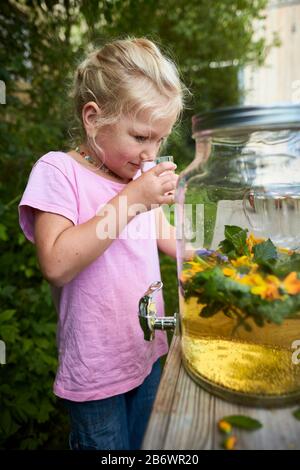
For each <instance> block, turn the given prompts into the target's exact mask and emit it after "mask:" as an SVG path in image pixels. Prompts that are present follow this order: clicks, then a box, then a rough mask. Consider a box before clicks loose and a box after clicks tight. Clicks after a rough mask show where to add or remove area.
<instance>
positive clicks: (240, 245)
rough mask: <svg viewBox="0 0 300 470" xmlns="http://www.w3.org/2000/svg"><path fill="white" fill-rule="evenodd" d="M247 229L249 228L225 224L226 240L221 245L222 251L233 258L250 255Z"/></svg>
mask: <svg viewBox="0 0 300 470" xmlns="http://www.w3.org/2000/svg"><path fill="white" fill-rule="evenodd" d="M247 231H248V230H247V229H242V228H241V227H237V226H236V225H225V230H224V235H225V240H223V241H222V242H221V243H220V245H219V247H220V248H221V250H222V252H223V253H225V254H227V255H228V256H229V257H231V258H233V257H238V256H242V255H249V254H250V253H249V249H248V246H247V243H246V240H247Z"/></svg>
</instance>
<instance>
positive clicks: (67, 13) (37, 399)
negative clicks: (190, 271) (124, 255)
mask: <svg viewBox="0 0 300 470" xmlns="http://www.w3.org/2000/svg"><path fill="white" fill-rule="evenodd" d="M265 5H266V1H265V0H228V1H227V0H214V1H213V2H212V1H211V2H210V1H207V0H107V1H101V0H98V1H96V0H81V1H80V0H79V1H77V0H59V1H58V0H42V1H41V0H20V1H13V0H8V1H6V2H1V7H0V80H2V81H3V82H4V83H5V85H6V104H1V105H0V112H1V120H0V136H1V139H0V165H1V178H0V215H1V219H0V266H1V268H0V269H1V277H0V279H1V281H0V282H1V284H0V340H2V341H4V342H5V344H6V353H7V355H6V364H5V365H3V364H2V365H0V374H1V375H0V448H7V449H16V448H30V449H36V448H44V449H46V448H52V449H55V448H66V447H67V438H68V436H67V430H68V423H67V417H66V414H65V412H64V410H63V409H62V407H61V405H60V403H59V401H58V400H57V399H56V398H55V397H54V396H53V394H52V384H53V380H54V376H55V370H56V365H57V358H56V356H57V353H56V345H55V330H56V313H55V310H54V307H53V305H52V301H51V295H50V292H49V287H48V284H47V283H46V282H45V281H44V280H43V279H42V277H41V274H40V272H39V268H38V264H37V261H36V256H35V249H34V246H33V245H32V244H30V243H29V242H28V241H27V240H25V238H24V236H23V234H22V233H21V231H20V228H19V225H18V211H17V205H18V202H19V200H20V197H21V194H22V192H23V190H24V188H25V185H26V181H27V179H28V175H29V173H30V169H31V167H32V165H33V163H34V162H35V161H36V160H37V159H38V158H39V157H40V156H41V155H43V154H45V153H47V152H48V151H50V150H59V149H61V150H66V149H68V148H69V146H68V139H69V137H70V134H69V133H70V129H71V127H72V114H71V106H70V103H69V100H68V93H67V87H68V84H69V83H70V80H72V74H73V71H74V67H75V65H76V63H78V61H79V60H81V58H83V56H84V54H85V53H86V52H87V51H89V50H90V49H91V48H92V47H98V46H101V44H103V42H104V41H106V40H109V39H112V38H116V37H125V36H127V35H136V36H146V37H148V38H150V39H152V40H154V41H156V42H158V44H159V45H160V46H161V47H162V49H163V50H164V51H165V52H166V53H167V54H169V55H170V56H171V57H172V58H173V59H174V60H175V61H176V63H177V64H178V66H179V68H180V71H181V76H182V80H183V81H184V82H185V84H186V85H187V87H188V88H189V89H190V91H191V92H192V93H193V99H192V100H191V101H190V103H189V109H187V110H186V112H185V113H184V115H183V119H182V122H181V124H180V126H179V128H178V132H177V133H174V136H172V137H171V138H170V140H169V144H168V149H167V152H168V154H173V155H174V157H175V160H176V162H177V164H178V167H179V170H180V169H183V168H184V167H185V166H186V165H187V164H188V163H189V162H190V161H191V160H192V158H193V153H194V144H193V140H192V138H191V116H192V115H193V114H195V113H196V112H200V111H203V110H208V109H212V108H216V107H224V106H229V105H234V104H239V103H241V101H242V96H243V90H242V89H241V85H240V80H239V77H240V72H241V70H242V69H243V67H244V66H245V64H249V63H255V64H262V63H263V61H264V58H265V55H266V52H267V51H268V49H269V48H270V47H272V46H273V45H274V44H275V41H274V42H273V43H272V44H266V43H265V40H264V37H263V32H262V35H261V36H260V37H259V35H258V36H257V35H255V36H254V25H256V26H255V28H257V27H259V25H260V24H261V22H262V20H263V9H264V7H265ZM254 38H255V39H254ZM161 263H162V264H161V266H162V276H163V281H164V284H165V288H164V295H165V300H166V313H167V314H168V315H171V314H173V313H174V311H176V310H177V309H178V300H177V279H176V267H175V261H174V260H171V259H168V258H167V257H166V256H161Z"/></svg>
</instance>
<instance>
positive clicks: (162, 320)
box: [139, 281, 177, 341]
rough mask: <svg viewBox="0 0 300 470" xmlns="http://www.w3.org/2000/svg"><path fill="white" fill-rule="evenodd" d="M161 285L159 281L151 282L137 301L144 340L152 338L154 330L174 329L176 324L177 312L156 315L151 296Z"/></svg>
mask: <svg viewBox="0 0 300 470" xmlns="http://www.w3.org/2000/svg"><path fill="white" fill-rule="evenodd" d="M162 287H163V283H162V282H161V281H157V282H153V283H152V284H151V286H150V287H149V289H148V290H147V291H146V292H145V294H144V295H143V297H142V298H141V299H140V301H139V321H140V325H141V327H142V330H143V332H144V339H145V340H146V341H152V340H153V339H154V337H155V330H174V329H175V328H176V326H177V313H175V315H174V317H157V316H156V305H155V302H154V301H153V299H152V296H153V294H156V293H157V292H158V291H160V289H161V288H162Z"/></svg>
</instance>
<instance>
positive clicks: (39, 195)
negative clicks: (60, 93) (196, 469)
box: [19, 38, 186, 450]
mask: <svg viewBox="0 0 300 470" xmlns="http://www.w3.org/2000/svg"><path fill="white" fill-rule="evenodd" d="M185 90H186V89H185V88H184V86H183V84H182V83H181V81H180V79H179V77H178V73H177V70H176V67H175V66H174V64H173V63H172V61H171V60H170V59H168V58H166V57H165V56H164V55H162V53H161V52H160V50H159V49H158V47H157V46H156V45H155V44H154V43H153V42H151V41H149V40H147V39H144V38H140V39H137V38H129V39H125V40H116V41H113V42H111V43H108V44H106V45H105V46H104V47H102V48H101V49H99V50H95V51H94V52H92V53H90V54H89V55H88V57H87V58H86V59H85V60H84V61H83V62H82V63H81V64H80V65H79V67H78V68H77V71H76V74H75V79H74V90H73V98H74V105H75V110H76V116H77V119H78V122H79V126H80V131H81V132H80V135H81V141H80V143H79V145H78V147H77V148H76V149H73V150H70V151H69V152H67V153H65V152H62V151H51V152H48V153H47V154H46V155H44V156H42V157H41V158H40V159H39V160H38V161H37V162H36V163H35V165H34V166H33V169H32V171H31V174H30V177H29V181H28V184H27V187H26V189H25V192H24V194H23V197H22V200H21V202H20V205H19V215H20V225H21V227H22V230H23V231H24V233H25V235H26V237H27V238H28V239H29V240H30V241H31V242H33V243H35V244H36V248H37V256H38V260H39V264H40V268H41V271H42V273H43V275H44V277H45V278H46V279H47V280H48V282H49V283H50V286H51V288H52V293H53V298H54V301H55V305H56V308H57V311H58V314H59V320H58V334H57V342H58V350H59V367H58V371H57V375H56V379H55V384H54V393H55V394H56V395H57V396H58V397H60V398H62V399H63V400H64V402H65V404H66V406H67V408H68V410H69V414H70V421H71V433H70V446H71V448H72V449H110V450H112V449H138V448H140V446H141V443H142V439H143V435H144V432H145V429H146V425H147V421H148V418H149V415H150V412H151V408H152V404H153V401H154V398H155V394H156V390H157V387H158V383H159V379H160V361H159V358H160V357H161V356H162V355H164V354H166V353H167V350H168V347H167V340H166V335H165V333H164V332H157V334H156V338H155V340H154V341H153V342H146V341H144V338H143V332H142V330H141V328H140V326H139V320H138V314H137V311H138V302H139V299H140V298H141V297H142V296H143V294H144V293H145V291H146V290H147V289H148V287H149V285H150V284H151V283H152V282H153V281H158V280H160V270H159V259H158V251H157V248H159V249H160V250H162V251H163V252H165V253H167V254H169V255H171V256H173V257H175V236H174V230H173V228H171V229H170V237H169V239H163V237H162V236H161V233H166V228H170V227H167V224H168V222H167V220H166V219H165V217H164V216H163V212H162V208H161V207H160V206H161V205H162V204H170V203H172V202H173V195H172V191H174V188H175V185H176V178H177V177H176V175H175V173H174V170H175V167H176V165H174V164H173V163H171V162H164V163H160V164H158V165H156V166H155V167H153V168H151V169H149V170H148V171H145V172H141V171H140V170H141V166H142V164H143V162H145V161H153V160H154V159H155V158H156V156H157V155H158V152H159V150H160V147H161V145H162V143H163V142H164V140H165V139H166V138H167V136H168V135H169V134H170V132H171V131H172V128H173V126H174V124H175V122H176V121H177V120H178V117H179V115H180V113H181V111H182V108H183V98H184V93H185ZM153 206H154V207H156V209H153ZM129 229H130V230H129ZM156 301H157V308H158V315H159V316H162V315H163V314H164V307H163V298H162V295H161V294H159V295H158V296H157V297H156Z"/></svg>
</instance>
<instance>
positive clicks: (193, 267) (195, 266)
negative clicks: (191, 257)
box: [180, 261, 209, 282]
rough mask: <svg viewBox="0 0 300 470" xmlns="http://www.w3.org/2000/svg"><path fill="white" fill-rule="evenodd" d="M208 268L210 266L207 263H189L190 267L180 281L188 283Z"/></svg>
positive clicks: (182, 274) (184, 271) (185, 270)
mask: <svg viewBox="0 0 300 470" xmlns="http://www.w3.org/2000/svg"><path fill="white" fill-rule="evenodd" d="M207 267H209V266H208V265H207V263H205V262H203V263H200V262H198V261H189V262H188V267H186V268H185V269H183V270H182V272H181V276H180V279H181V281H182V282H186V281H188V280H189V279H190V278H191V277H193V276H194V275H195V274H197V273H201V272H202V271H204V269H207Z"/></svg>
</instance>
